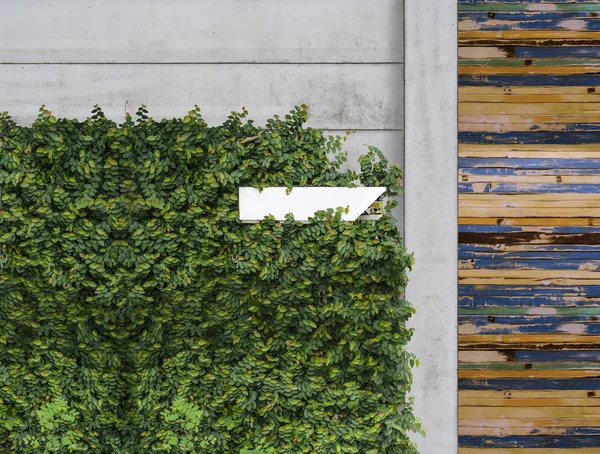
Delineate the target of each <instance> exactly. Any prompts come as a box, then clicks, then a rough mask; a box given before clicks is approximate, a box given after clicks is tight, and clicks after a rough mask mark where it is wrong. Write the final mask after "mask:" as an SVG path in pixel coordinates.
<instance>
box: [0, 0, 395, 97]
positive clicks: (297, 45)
mask: <svg viewBox="0 0 600 454" xmlns="http://www.w3.org/2000/svg"><path fill="white" fill-rule="evenodd" d="M34 5H35V6H28V3H27V2H22V1H21V0H3V2H2V7H3V19H4V21H3V25H2V27H0V62H3V63H4V62H19V63H21V62H23V63H57V62H69V63H85V62H94V63H105V62H133V63H134V62H138V63H139V62H157V63H164V62H190V63H195V62H204V63H215V62H257V61H262V62H398V61H402V48H403V46H402V33H403V32H402V23H403V21H402V8H401V4H399V3H398V2H397V1H395V0H374V1H371V2H369V3H368V4H367V3H365V2H364V1H361V0H327V1H316V0H286V1H285V2H278V1H272V0H264V1H238V0H202V1H191V2H190V1H187V0H169V1H168V2H148V1H140V0H132V1H125V2H124V1H117V0H101V1H98V0H60V1H59V2H34ZM37 18H52V20H36V19H37ZM34 22H35V26H32V27H24V26H23V24H28V23H29V24H31V23H34ZM257 24H260V25H257ZM57 31H60V32H57ZM244 91H245V92H246V93H249V92H250V90H244Z"/></svg>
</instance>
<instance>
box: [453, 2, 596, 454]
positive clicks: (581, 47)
mask: <svg viewBox="0 0 600 454" xmlns="http://www.w3.org/2000/svg"><path fill="white" fill-rule="evenodd" d="M458 3H459V5H458V8H459V17H458V24H459V52H458V55H459V108H458V115H459V160H458V162H459V174H458V191H459V257H458V268H459V302H458V307H459V309H458V310H459V452H460V454H476V453H484V454H500V453H502V454H506V453H529V454H537V453H540V454H542V453H543V454H553V453H556V454H558V453H560V454H565V453H596V454H597V453H600V1H598V0H458Z"/></svg>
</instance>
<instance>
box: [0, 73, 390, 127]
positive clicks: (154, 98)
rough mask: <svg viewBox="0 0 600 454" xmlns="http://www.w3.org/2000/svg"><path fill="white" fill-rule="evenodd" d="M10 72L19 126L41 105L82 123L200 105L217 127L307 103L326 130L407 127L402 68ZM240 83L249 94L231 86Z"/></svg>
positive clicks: (4, 98)
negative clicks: (93, 114)
mask: <svg viewBox="0 0 600 454" xmlns="http://www.w3.org/2000/svg"><path fill="white" fill-rule="evenodd" d="M8 75H10V78H11V89H10V90H1V91H0V104H1V105H2V109H3V110H7V111H9V112H10V113H11V114H12V115H13V117H15V119H17V120H18V122H19V123H22V124H29V123H31V122H32V121H33V120H34V118H35V116H36V115H37V111H38V108H39V106H41V105H42V104H46V106H47V108H48V109H49V110H52V111H53V113H54V114H55V115H56V116H69V117H78V118H86V117H87V116H89V115H90V113H89V112H90V110H91V108H92V107H93V105H94V104H99V105H100V106H101V107H102V108H103V110H104V112H105V113H106V115H107V116H109V117H111V118H115V119H119V120H123V119H124V114H125V111H126V110H127V111H130V112H132V113H133V112H135V109H136V108H137V107H138V106H140V105H142V104H145V105H146V106H148V110H149V111H150V115H151V116H153V117H155V118H162V117H167V118H171V117H174V116H181V115H184V114H185V113H186V112H187V111H188V110H189V109H191V108H193V106H194V104H198V105H199V106H200V108H201V109H202V115H203V117H204V118H205V120H206V121H207V122H208V123H209V124H220V123H221V122H222V121H224V120H225V119H226V117H227V116H228V115H229V112H230V111H232V110H236V111H239V110H240V109H241V108H242V107H243V106H245V107H246V108H247V109H248V110H249V112H250V117H251V118H253V119H255V120H256V122H257V123H258V124H262V123H264V122H265V121H266V120H267V119H268V118H270V117H271V116H272V115H273V114H280V115H281V114H285V113H286V112H288V111H289V110H291V109H293V107H294V106H295V105H299V104H302V103H305V104H307V105H308V106H309V109H310V116H311V118H310V124H313V125H318V126H319V127H322V128H325V129H377V130H382V129H383V130H385V129H402V111H401V107H400V106H401V103H399V102H397V101H398V99H401V97H402V93H401V90H400V88H399V87H401V84H400V85H399V84H398V81H401V80H402V67H401V66H399V65H301V64H300V65H291V64H290V65H260V64H257V65H202V66H196V65H119V64H113V65H100V64H98V65H26V66H23V67H21V66H18V67H15V66H14V65H6V66H3V67H0V78H5V77H8ZM82 80H85V84H82V83H81V81H82ZM131 80H135V81H136V83H135V84H131V83H130V81H131ZM365 81H369V83H365ZM240 84H243V85H244V90H232V89H231V87H236V86H239V85H240ZM49 93H50V94H51V95H49ZM356 93H360V94H361V95H360V96H357V95H356Z"/></svg>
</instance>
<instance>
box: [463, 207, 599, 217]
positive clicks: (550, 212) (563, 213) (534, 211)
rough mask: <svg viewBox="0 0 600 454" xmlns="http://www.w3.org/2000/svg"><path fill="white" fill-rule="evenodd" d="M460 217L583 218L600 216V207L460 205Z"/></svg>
mask: <svg viewBox="0 0 600 454" xmlns="http://www.w3.org/2000/svg"><path fill="white" fill-rule="evenodd" d="M458 213H459V216H460V217H472V218H490V217H492V216H500V217H513V218H552V217H557V218H583V217H587V216H590V217H594V218H598V217H600V208H566V207H562V206H561V207H558V208H511V207H506V208H498V207H492V208H485V207H468V206H460V207H459V211H458Z"/></svg>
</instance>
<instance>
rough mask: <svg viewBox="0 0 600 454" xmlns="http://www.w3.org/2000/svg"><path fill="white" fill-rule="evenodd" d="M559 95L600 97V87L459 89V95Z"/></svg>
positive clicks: (464, 87)
mask: <svg viewBox="0 0 600 454" xmlns="http://www.w3.org/2000/svg"><path fill="white" fill-rule="evenodd" d="M511 94H512V95H558V96H567V95H575V96H583V95H589V96H600V85H594V86H587V85H586V86H581V87H578V86H569V87H539V86H525V87H518V86H517V87H515V86H506V87H494V86H462V87H458V95H459V96H463V95H511Z"/></svg>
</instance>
